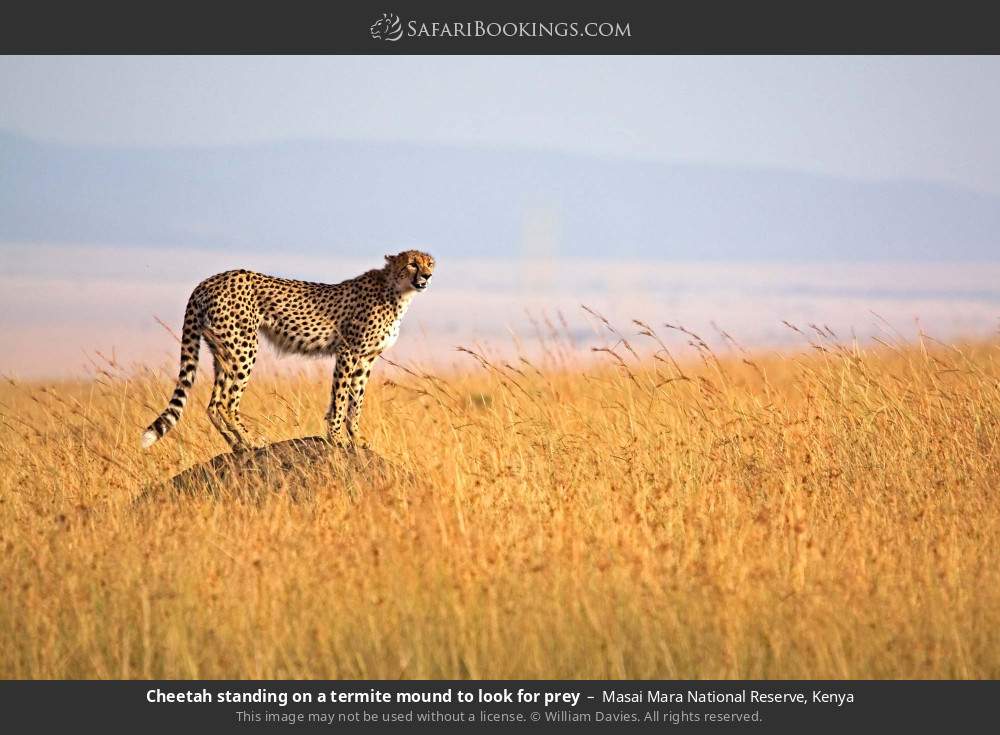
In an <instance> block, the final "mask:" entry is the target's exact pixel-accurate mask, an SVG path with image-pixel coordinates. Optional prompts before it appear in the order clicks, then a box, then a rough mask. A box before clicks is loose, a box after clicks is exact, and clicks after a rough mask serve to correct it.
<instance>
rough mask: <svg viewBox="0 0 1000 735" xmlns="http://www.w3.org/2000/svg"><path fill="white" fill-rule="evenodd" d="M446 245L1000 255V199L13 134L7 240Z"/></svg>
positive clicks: (804, 177)
mask: <svg viewBox="0 0 1000 735" xmlns="http://www.w3.org/2000/svg"><path fill="white" fill-rule="evenodd" d="M2 242H47V243H95V244H119V245H126V246H128V245H182V246H194V247H203V248H213V249H228V248H240V249H248V248H249V249H261V250H270V251H274V250H284V251H288V252H301V253H325V254H354V255H356V254H359V253H365V254H368V253H371V252H373V251H377V252H379V253H381V252H382V251H383V250H391V249H393V248H397V247H404V246H411V245H413V246H416V245H426V246H427V247H428V248H429V249H432V250H433V252H434V253H435V254H436V255H438V256H439V257H444V256H457V255H468V256H495V257H507V256H517V255H522V254H542V255H549V254H558V255H560V256H585V257H607V258H625V257H641V258H663V259H678V260H722V259H724V260H733V259H736V260H772V261H785V262H797V261H801V262H816V261H838V260H839V261H854V260H918V261H919V260H952V261H962V260H966V261H977V260H997V259H998V256H1000V197H997V196H992V195H987V194H981V193H976V192H972V191H968V190H964V189H962V188H959V187H954V186H949V185H944V184H935V183H928V182H920V181H909V180H899V181H862V180H851V179H842V178H833V177H827V176H821V175H814V174H808V173H796V172H787V171H772V170H762V169H750V168H736V167H733V168H726V167H719V166H708V165H704V166H703V165H672V164H666V163H653V162H642V161H634V160H608V159H601V158H592V157H586V156H578V155H570V154H562V153H551V152H543V151H532V150H497V151H493V150H484V149H474V148H459V147H449V146H436V145H422V144H420V145H418V144H406V143H375V142H287V143H261V144H252V145H233V146H224V147H211V148H124V147H122V148H111V147H90V146H67V145H60V144H51V143H41V142H37V141H34V140H31V139H28V138H24V137H21V136H18V135H12V134H4V133H0V243H2Z"/></svg>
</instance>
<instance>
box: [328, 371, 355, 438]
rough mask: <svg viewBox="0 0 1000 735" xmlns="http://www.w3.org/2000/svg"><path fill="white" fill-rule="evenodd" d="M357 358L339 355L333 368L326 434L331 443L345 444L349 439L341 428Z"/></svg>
mask: <svg viewBox="0 0 1000 735" xmlns="http://www.w3.org/2000/svg"><path fill="white" fill-rule="evenodd" d="M356 362H357V361H356V360H353V359H351V356H350V355H347V354H340V355H337V364H336V366H335V367H334V368H333V388H332V389H331V390H330V408H329V409H328V410H327V412H326V436H327V439H329V440H330V443H331V444H335V445H336V446H340V447H342V446H345V445H346V444H347V440H346V439H345V437H344V436H343V432H342V431H341V428H343V426H344V416H345V415H346V413H347V400H348V395H349V393H350V380H351V372H352V369H353V368H354V365H355V364H356Z"/></svg>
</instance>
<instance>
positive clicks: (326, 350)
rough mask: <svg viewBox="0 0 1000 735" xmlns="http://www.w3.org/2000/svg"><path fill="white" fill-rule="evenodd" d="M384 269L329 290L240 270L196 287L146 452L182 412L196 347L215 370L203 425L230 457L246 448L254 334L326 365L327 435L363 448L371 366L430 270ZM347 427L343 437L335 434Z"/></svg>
mask: <svg viewBox="0 0 1000 735" xmlns="http://www.w3.org/2000/svg"><path fill="white" fill-rule="evenodd" d="M385 261H386V262H385V265H384V266H383V267H382V268H381V269H373V270H370V271H368V272H367V273H363V274H362V275H360V276H357V277H356V278H351V279H349V280H347V281H344V282H342V283H337V284H325V283H310V282H307V281H293V280H288V279H285V278H276V277H274V276H266V275H263V274H260V273H254V272H252V271H246V270H235V271H226V272H225V273H219V274H218V275H214V276H212V277H211V278H208V279H206V280H204V281H202V282H201V283H200V284H198V286H196V287H195V289H194V291H193V292H192V293H191V297H190V298H189V299H188V303H187V309H186V310H185V312H184V330H183V333H182V335H181V365H180V374H179V375H178V377H177V387H176V388H175V389H174V394H173V396H172V397H171V399H170V403H169V404H168V405H167V407H166V409H164V411H163V413H161V414H160V415H159V417H158V418H157V419H156V420H155V421H154V422H153V423H152V424H150V425H149V428H147V429H146V431H145V433H144V434H143V435H142V446H143V448H149V447H151V446H152V445H153V444H155V443H156V442H157V441H159V440H160V439H162V438H163V436H164V435H165V434H166V433H167V432H168V431H170V430H171V429H172V428H173V427H174V426H175V425H176V424H177V422H178V421H180V418H181V413H182V412H183V411H184V404H185V403H186V402H187V394H188V391H189V390H190V389H191V386H192V384H193V383H194V377H195V372H196V370H197V367H198V350H199V348H200V346H201V340H202V339H204V340H205V342H206V344H208V347H209V350H210V351H211V353H212V357H213V358H214V363H215V385H214V386H213V388H212V398H211V400H210V401H209V403H208V416H209V418H210V419H211V421H212V424H213V425H214V426H215V428H216V429H218V431H219V433H220V434H222V436H223V438H224V439H225V440H226V442H227V443H228V444H229V446H230V448H231V449H232V450H233V451H238V450H243V449H249V448H250V447H251V441H250V439H249V432H248V431H247V429H246V427H245V426H244V425H243V422H242V420H241V419H240V399H241V398H242V397H243V391H244V390H245V389H246V386H247V382H248V381H249V380H250V371H251V370H252V369H253V366H254V363H255V362H256V360H257V347H258V334H262V335H264V337H266V338H267V339H268V341H269V342H270V343H271V344H273V345H274V346H275V347H276V348H277V350H278V351H279V352H281V353H297V354H302V355H313V356H334V357H335V360H336V362H335V366H334V371H333V389H332V391H331V395H330V408H329V410H328V411H327V413H326V423H327V436H328V438H329V440H330V441H331V442H332V443H334V444H336V445H339V446H349V445H350V446H353V445H363V442H362V441H361V439H360V435H359V432H358V422H359V420H360V417H361V407H362V405H363V403H364V398H365V386H366V384H367V382H368V378H369V376H370V375H371V368H372V363H373V362H374V361H375V359H376V358H377V357H378V356H379V355H380V354H381V353H382V351H383V350H386V349H388V348H389V347H392V345H393V344H394V343H395V342H396V339H397V338H398V337H399V325H400V322H401V321H402V319H403V315H404V314H405V313H406V310H407V308H408V307H409V305H410V301H411V300H412V299H413V296H414V294H416V293H417V292H418V291H423V290H424V289H425V288H427V285H428V283H429V281H430V279H431V275H432V274H433V271H434V258H432V257H431V256H430V255H428V254H427V253H424V252H421V251H419V250H406V251H404V252H402V253H399V254H398V255H386V256H385ZM345 419H346V429H347V436H346V437H344V436H342V434H343V432H342V431H341V429H342V427H343V425H344V423H345Z"/></svg>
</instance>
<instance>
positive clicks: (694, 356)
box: [0, 325, 1000, 678]
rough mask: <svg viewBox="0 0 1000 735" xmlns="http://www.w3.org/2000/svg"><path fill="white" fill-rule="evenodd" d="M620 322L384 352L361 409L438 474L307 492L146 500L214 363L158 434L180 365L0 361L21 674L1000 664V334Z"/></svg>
mask: <svg viewBox="0 0 1000 735" xmlns="http://www.w3.org/2000/svg"><path fill="white" fill-rule="evenodd" d="M636 328H637V329H639V331H646V330H645V329H644V328H643V327H642V325H639V326H638V327H636ZM629 331H631V332H634V331H636V330H635V329H631V330H629ZM661 331H662V330H661ZM609 338H610V339H611V342H610V343H609V345H613V346H612V351H611V352H609V353H607V354H604V355H597V356H596V357H598V358H600V359H599V361H597V362H594V361H593V360H591V361H586V360H578V359H577V358H576V357H574V356H573V354H572V353H571V351H570V350H568V349H567V348H565V347H563V346H562V344H561V343H560V342H559V341H558V340H553V341H550V342H549V343H548V344H547V345H546V347H545V350H544V352H545V354H544V355H543V356H542V357H541V358H540V359H538V360H533V361H532V363H528V362H527V361H517V362H515V363H513V364H512V365H506V364H504V363H503V362H502V361H485V360H483V361H481V359H480V358H478V357H476V356H474V355H465V356H462V357H463V358H467V361H468V363H469V368H468V370H467V371H465V372H459V373H455V374H451V373H447V374H442V375H440V376H436V377H435V376H431V375H426V374H423V373H422V372H420V371H413V372H407V371H406V370H402V369H399V368H395V367H392V366H389V365H384V364H383V366H382V367H381V368H380V370H379V371H378V372H379V376H380V377H379V379H378V380H377V382H376V384H375V386H374V387H373V390H372V392H371V397H370V399H369V401H368V405H367V407H366V414H365V420H364V427H365V429H366V430H367V433H368V438H369V440H370V441H371V443H372V446H373V447H374V448H375V449H376V450H378V451H379V452H380V453H382V454H383V455H385V456H386V457H387V458H389V459H391V460H393V461H396V462H398V463H400V464H402V465H404V466H405V467H406V468H408V469H410V470H411V471H412V472H413V473H414V475H415V477H416V480H415V481H413V482H404V483H399V484H396V485H394V486H392V487H390V488H389V489H388V490H384V491H382V492H370V493H364V492H361V493H352V494H348V493H344V492H342V491H338V489H337V488H336V487H329V486H324V485H323V483H322V482H320V483H319V487H317V488H316V490H317V497H316V498H315V499H313V500H307V501H302V502H294V501H293V500H291V499H290V498H288V497H287V496H283V495H276V496H273V497H269V498H267V499H266V500H264V501H263V502H261V503H253V502H246V501H241V500H237V499H222V500H212V499H196V500H184V501H178V502H176V503H167V504H157V505H155V506H153V507H151V508H148V509H146V510H145V511H141V512H134V511H132V510H130V508H129V501H130V500H131V498H133V497H134V496H135V495H136V494H137V492H138V491H139V489H140V488H141V487H143V486H144V485H145V484H147V483H149V482H151V481H153V480H155V479H157V478H162V477H164V476H169V475H172V474H174V473H175V472H177V471H179V470H181V469H183V468H185V467H187V466H189V465H191V464H193V463H196V462H198V461H201V460H204V459H207V458H208V457H210V456H212V455H214V454H217V453H218V452H220V451H222V450H223V449H224V446H223V445H222V443H221V440H220V439H219V438H218V437H217V435H216V434H215V432H214V430H213V429H212V428H211V426H210V424H209V422H208V420H207V418H206V416H205V413H204V410H203V409H202V408H201V407H202V406H203V405H204V404H205V402H206V400H207V392H208V388H209V383H210V381H209V380H206V376H205V374H204V373H202V375H201V376H200V377H199V380H198V383H197V384H196V388H195V393H194V397H193V400H192V401H191V402H190V403H189V408H188V411H187V413H186V414H185V417H184V420H183V421H182V422H181V424H180V426H179V427H178V428H177V429H176V430H175V431H174V432H173V433H172V434H171V435H170V436H169V437H167V438H166V439H165V440H163V441H162V442H161V443H159V444H158V445H156V446H155V447H154V448H153V449H152V450H151V451H148V452H142V451H141V450H140V449H139V448H138V444H139V435H140V433H141V430H142V429H143V428H144V427H145V425H146V424H148V423H149V421H150V420H151V419H152V418H153V417H154V416H155V415H156V413H157V412H158V411H159V410H160V409H161V408H162V407H163V405H164V402H165V400H166V398H167V397H168V394H169V387H168V386H169V380H168V379H167V378H166V377H163V376H160V375H153V374H152V373H148V372H147V373H139V374H136V373H132V374H131V375H130V376H126V375H125V374H124V373H122V372H115V371H114V370H109V371H107V372H106V373H105V374H103V375H100V376H98V377H96V378H95V379H94V380H92V381H80V382H74V383H60V384H40V383H34V384H27V383H26V384H20V383H14V382H8V384H6V385H5V386H4V387H3V388H2V389H0V414H2V417H0V418H2V423H0V550H2V554H0V601H2V602H0V676H2V677H45V678H48V677H67V678H74V677H88V678H104V677H111V678H115V677H168V678H169V677H176V678H188V677H208V678H212V677H234V678H248V677H254V678H258V677H259V678H272V677H295V678H308V677H330V678H337V677H344V678H357V677H372V678H397V677H414V678H434V677H497V678H505V677H528V678H532V677H545V678H563V677H565V678H586V677H599V678H604V677H629V678H633V677H634V678H661V677H662V678H674V677H676V678H689V677H690V678H728V677H762V678H797V677H810V678H811V677H817V678H880V677H891V678H910V677H915V678H950V677H961V678H988V677H992V678H996V677H1000V522H998V521H1000V495H998V492H1000V488H998V485H1000V482H998V479H1000V451H998V450H1000V423H998V418H1000V370H998V364H997V357H998V354H1000V352H998V350H1000V345H997V344H996V343H979V344H966V345H962V346H960V347H958V348H951V347H946V346H943V345H938V344H935V343H932V342H929V341H925V342H923V343H919V344H914V345H910V346H905V345H883V346H877V345H876V346H874V347H871V348H865V349H858V348H855V347H841V346H838V345H837V344H836V341H835V340H834V339H833V338H831V337H830V336H829V335H827V336H823V335H822V334H821V333H820V331H816V332H814V345H813V348H812V349H811V350H810V351H809V353H808V354H799V355H789V356H777V355H773V356H754V357H753V358H747V357H746V356H745V355H743V354H741V353H739V352H738V351H737V350H733V351H732V352H730V354H729V355H728V356H725V357H719V358H718V359H717V358H716V357H715V356H714V355H713V354H712V353H711V352H710V351H708V350H707V349H706V348H705V347H704V346H700V345H699V343H698V341H697V340H693V342H694V346H693V347H691V348H687V349H686V351H685V352H684V354H683V355H681V356H671V355H669V354H668V353H667V352H665V351H664V350H660V351H659V352H658V353H657V355H656V356H655V357H648V356H642V357H636V356H634V355H632V354H631V346H630V345H629V344H628V343H623V342H618V341H617V338H616V337H615V336H614V334H612V333H611V332H609ZM634 339H635V340H636V341H637V342H636V349H638V344H640V343H641V344H649V345H653V346H654V348H655V346H656V344H657V342H656V339H655V338H654V336H652V334H651V333H650V334H646V335H644V336H638V337H635V338H634ZM675 357H676V360H677V361H676V362H675V361H674V359H675ZM170 372H173V370H172V368H171V370H170ZM327 396H328V384H327V381H326V379H324V378H320V377H319V375H318V374H311V375H308V376H307V375H305V374H303V375H300V376H285V377H280V376H272V377H267V376H265V375H260V376H255V380H254V381H252V382H251V386H250V390H249V393H248V397H247V399H246V400H245V402H244V405H245V409H246V414H247V417H248V420H249V422H250V423H252V424H253V426H255V427H256V428H258V429H259V430H261V431H262V432H263V433H265V434H267V435H268V436H269V437H270V438H271V439H274V440H277V439H282V438H288V437H292V436H300V435H304V434H315V433H319V432H321V431H322V416H323V413H324V410H325V408H326V402H327Z"/></svg>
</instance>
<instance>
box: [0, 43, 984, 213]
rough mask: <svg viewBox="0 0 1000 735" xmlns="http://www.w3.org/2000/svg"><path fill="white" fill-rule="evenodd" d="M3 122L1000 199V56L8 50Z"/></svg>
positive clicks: (60, 134)
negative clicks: (745, 172)
mask: <svg viewBox="0 0 1000 735" xmlns="http://www.w3.org/2000/svg"><path fill="white" fill-rule="evenodd" d="M0 129H5V130H10V131H14V132H20V133H24V134H27V135H30V136H33V137H36V138H40V139H44V140H51V141H61V142H72V143H103V144H124V145H156V146H161V145H178V144H184V145H217V144H224V143H241V142H249V141H261V140H288V139H302V138H308V139H334V138H336V139H367V140H403V141H421V142H445V143H460V144H471V145H476V146H487V147H491V148H503V147H511V146H518V147H533V148H543V149H555V150H566V151H573V152H579V153H589V154H594V155H600V156H615V157H618V156H628V157H635V158H644V159H653V160H661V161H689V162H710V163H719V164H735V165H749V166H767V167H777V168H785V169H795V170H802V171H812V172H820V173H828V174H834V175H843V176H852V177H863V178H902V177H905V178H920V179H928V180H936V181H942V182H950V183H957V184H961V185H963V186H967V187H969V188H972V189H977V190H980V191H987V192H993V193H1000V134H998V133H1000V58H995V57H957V58H956V57H818V58H813V57H794V56H783V57H583V56H578V57H457V56H452V57H377V56H363V57H333V56H330V57H311V58H308V57H307V58H303V57H4V58H0Z"/></svg>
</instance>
